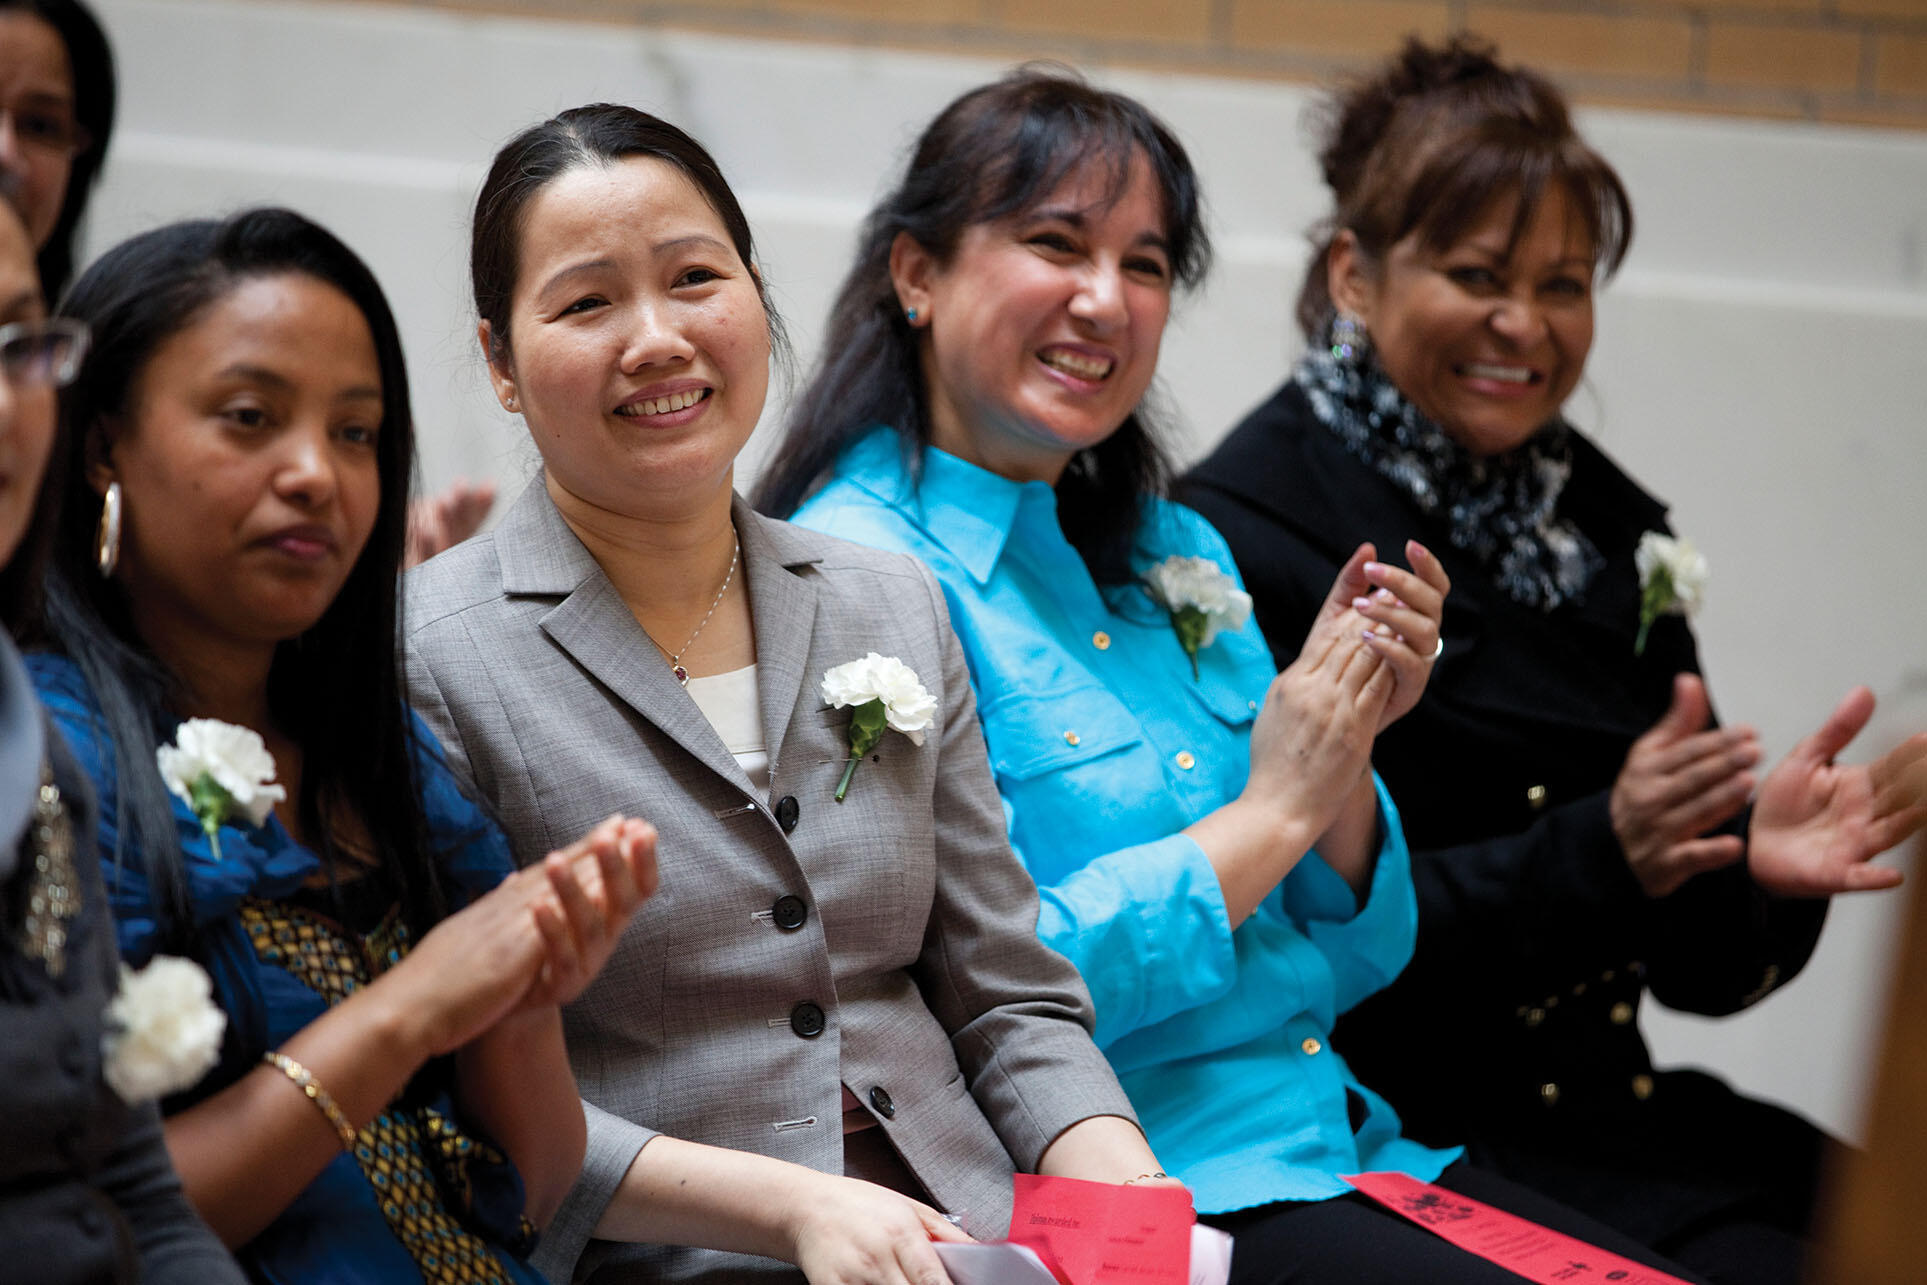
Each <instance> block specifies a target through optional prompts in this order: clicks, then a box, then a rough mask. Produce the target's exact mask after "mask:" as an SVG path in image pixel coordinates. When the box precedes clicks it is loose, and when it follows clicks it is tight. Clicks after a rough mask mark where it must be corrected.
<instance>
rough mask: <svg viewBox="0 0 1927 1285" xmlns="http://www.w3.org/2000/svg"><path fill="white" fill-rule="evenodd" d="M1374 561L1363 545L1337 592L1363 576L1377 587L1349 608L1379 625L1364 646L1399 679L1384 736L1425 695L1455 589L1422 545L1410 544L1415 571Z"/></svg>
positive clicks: (1383, 717) (1383, 719)
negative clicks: (1447, 599) (1448, 599)
mask: <svg viewBox="0 0 1927 1285" xmlns="http://www.w3.org/2000/svg"><path fill="white" fill-rule="evenodd" d="M1372 556H1373V550H1372V546H1371V545H1370V544H1361V545H1360V546H1358V549H1357V551H1356V552H1354V553H1353V554H1352V558H1351V561H1350V562H1348V563H1346V564H1345V567H1344V568H1343V569H1342V570H1341V571H1340V572H1339V574H1338V580H1337V582H1336V583H1334V584H1333V586H1332V592H1333V594H1334V595H1337V594H1338V593H1339V592H1341V591H1350V590H1351V589H1353V588H1354V587H1355V586H1356V584H1357V581H1358V579H1359V578H1360V577H1362V578H1363V579H1364V580H1365V581H1366V582H1367V583H1368V584H1370V585H1372V586H1375V587H1373V588H1372V589H1371V592H1369V593H1366V592H1363V591H1360V592H1359V593H1358V594H1357V595H1356V596H1354V597H1353V598H1352V599H1351V603H1350V605H1351V607H1352V609H1353V610H1354V611H1356V612H1357V613H1358V614H1359V615H1361V616H1364V617H1365V618H1366V619H1368V620H1371V621H1374V622H1376V627H1374V628H1373V629H1372V632H1371V633H1370V634H1369V635H1368V636H1367V638H1366V640H1365V641H1366V643H1367V645H1369V646H1370V647H1371V649H1372V650H1373V651H1375V652H1377V653H1378V654H1379V655H1380V656H1382V657H1384V658H1385V661H1386V663H1387V664H1389V665H1390V666H1391V667H1392V674H1393V677H1394V678H1395V679H1396V680H1397V685H1396V686H1395V687H1394V688H1393V690H1392V695H1391V699H1390V700H1388V701H1386V703H1385V710H1384V712H1383V713H1382V714H1380V715H1379V721H1378V730H1379V731H1381V732H1382V731H1384V730H1385V729H1386V728H1387V727H1390V726H1391V725H1392V724H1393V723H1395V722H1397V721H1398V720H1399V719H1401V718H1403V717H1404V716H1405V715H1407V714H1409V713H1411V712H1412V707H1413V706H1415V705H1417V704H1418V702H1419V697H1421V696H1423V695H1425V684H1426V682H1427V681H1428V680H1429V679H1430V678H1431V677H1432V665H1433V663H1434V662H1435V661H1436V660H1437V658H1438V657H1437V650H1438V645H1439V641H1440V639H1441V638H1442V637H1443V635H1442V634H1441V632H1440V630H1441V628H1442V625H1443V622H1444V619H1445V595H1446V594H1447V593H1449V592H1450V591H1451V589H1452V579H1451V577H1450V576H1448V575H1446V574H1445V568H1444V567H1443V566H1441V565H1439V560H1438V559H1437V558H1435V557H1433V556H1432V551H1431V550H1430V549H1428V548H1426V547H1425V546H1424V545H1422V544H1420V543H1419V542H1418V541H1417V540H1407V541H1406V542H1405V556H1406V558H1407V560H1409V561H1410V562H1411V564H1412V570H1410V571H1406V570H1403V569H1402V568H1399V567H1394V566H1391V565H1389V564H1387V563H1383V562H1376V561H1372V560H1371V559H1372ZM1354 567H1355V568H1356V569H1357V570H1356V572H1354V571H1353V568H1354Z"/></svg>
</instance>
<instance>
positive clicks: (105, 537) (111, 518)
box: [94, 482, 120, 580]
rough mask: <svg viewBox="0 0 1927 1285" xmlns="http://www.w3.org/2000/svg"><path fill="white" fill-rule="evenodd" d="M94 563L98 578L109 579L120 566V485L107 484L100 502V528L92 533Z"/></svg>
mask: <svg viewBox="0 0 1927 1285" xmlns="http://www.w3.org/2000/svg"><path fill="white" fill-rule="evenodd" d="M94 561H95V562H97V563H98V564H99V565H100V578H101V579H103V580H107V579H111V578H112V577H113V574H114V568H115V567H117V566H119V565H120V483H119V482H109V483H108V484H107V494H106V495H104V496H102V497H101V501H100V527H99V529H98V530H96V531H95V532H94Z"/></svg>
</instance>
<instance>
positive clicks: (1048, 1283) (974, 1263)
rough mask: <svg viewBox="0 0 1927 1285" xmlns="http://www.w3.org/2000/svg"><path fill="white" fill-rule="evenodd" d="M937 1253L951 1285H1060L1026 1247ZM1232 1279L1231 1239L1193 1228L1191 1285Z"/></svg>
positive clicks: (945, 1244) (958, 1247)
mask: <svg viewBox="0 0 1927 1285" xmlns="http://www.w3.org/2000/svg"><path fill="white" fill-rule="evenodd" d="M936 1249H937V1257H938V1258H939V1259H941V1260H942V1262H943V1269H944V1270H945V1271H946V1272H948V1273H950V1280H951V1283H952V1285H1057V1278H1056V1277H1054V1276H1052V1275H1051V1274H1050V1271H1049V1269H1047V1268H1046V1267H1045V1266H1044V1263H1043V1260H1042V1259H1040V1258H1038V1257H1037V1255H1036V1254H1034V1253H1032V1252H1031V1250H1030V1248H1029V1247H1028V1246H1025V1245H1012V1244H1009V1243H1008V1242H1003V1241H999V1242H998V1243H996V1244H990V1245H964V1244H958V1243H956V1242H952V1241H940V1242H938V1244H937V1246H936ZM1230 1279H1231V1237H1229V1236H1227V1235H1225V1234H1224V1233H1223V1232H1221V1231H1219V1230H1218V1229H1217V1228H1215V1227H1206V1226H1204V1225H1203V1224H1202V1223H1194V1224H1192V1227H1191V1285H1226V1282H1227V1281H1229V1280H1230Z"/></svg>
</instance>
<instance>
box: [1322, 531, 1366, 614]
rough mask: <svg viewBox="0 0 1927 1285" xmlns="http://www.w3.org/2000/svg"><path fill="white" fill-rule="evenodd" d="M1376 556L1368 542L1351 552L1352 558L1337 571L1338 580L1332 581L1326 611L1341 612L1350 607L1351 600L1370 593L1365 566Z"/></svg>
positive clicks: (1326, 601)
mask: <svg viewBox="0 0 1927 1285" xmlns="http://www.w3.org/2000/svg"><path fill="white" fill-rule="evenodd" d="M1377 556H1378V549H1377V548H1376V547H1375V546H1374V545H1373V544H1372V542H1371V541H1370V540H1367V541H1365V543H1363V544H1361V545H1359V546H1358V547H1357V548H1356V549H1354V550H1352V556H1351V557H1349V558H1347V559H1346V560H1345V565H1344V566H1342V567H1340V568H1339V569H1338V578H1337V579H1336V580H1333V581H1332V591H1331V596H1330V597H1328V598H1326V599H1325V609H1326V610H1327V611H1333V610H1337V611H1343V610H1344V609H1345V608H1347V607H1349V606H1351V605H1352V599H1353V598H1362V597H1364V596H1365V595H1366V594H1368V593H1370V592H1371V591H1372V582H1371V581H1369V580H1367V579H1366V578H1365V564H1366V563H1367V562H1370V561H1372V560H1373V559H1374V558H1376V557H1377Z"/></svg>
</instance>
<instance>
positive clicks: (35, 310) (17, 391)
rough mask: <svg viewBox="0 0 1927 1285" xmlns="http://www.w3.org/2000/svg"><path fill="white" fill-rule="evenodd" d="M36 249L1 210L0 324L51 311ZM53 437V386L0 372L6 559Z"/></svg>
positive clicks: (0, 519)
mask: <svg viewBox="0 0 1927 1285" xmlns="http://www.w3.org/2000/svg"><path fill="white" fill-rule="evenodd" d="M33 254H34V252H33V247H32V246H31V245H29V244H28V243H27V230H26V228H25V227H24V226H22V224H21V222H20V220H19V219H18V218H17V217H15V216H14V215H13V214H11V213H8V212H5V211H0V326H7V325H12V324H13V323H14V322H17V321H38V320H39V319H40V318H42V317H43V316H45V315H46V310H45V309H44V308H43V307H42V306H41V302H40V277H39V274H38V270H37V269H36V268H35V267H34V258H33ZM53 440H54V389H53V385H52V384H51V383H44V382H34V383H25V384H16V383H15V382H14V381H13V380H11V379H8V378H7V377H6V376H5V375H4V374H0V563H5V562H6V561H8V560H10V559H11V558H12V557H13V554H14V550H16V549H17V548H19V546H20V541H21V539H22V537H24V536H25V535H26V534H27V528H28V526H29V525H30V524H31V523H32V521H33V508H34V500H35V498H36V496H37V495H38V494H39V490H40V475H41V474H42V473H43V472H45V471H46V467H47V454H48V452H49V450H51V449H52V447H53Z"/></svg>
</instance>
